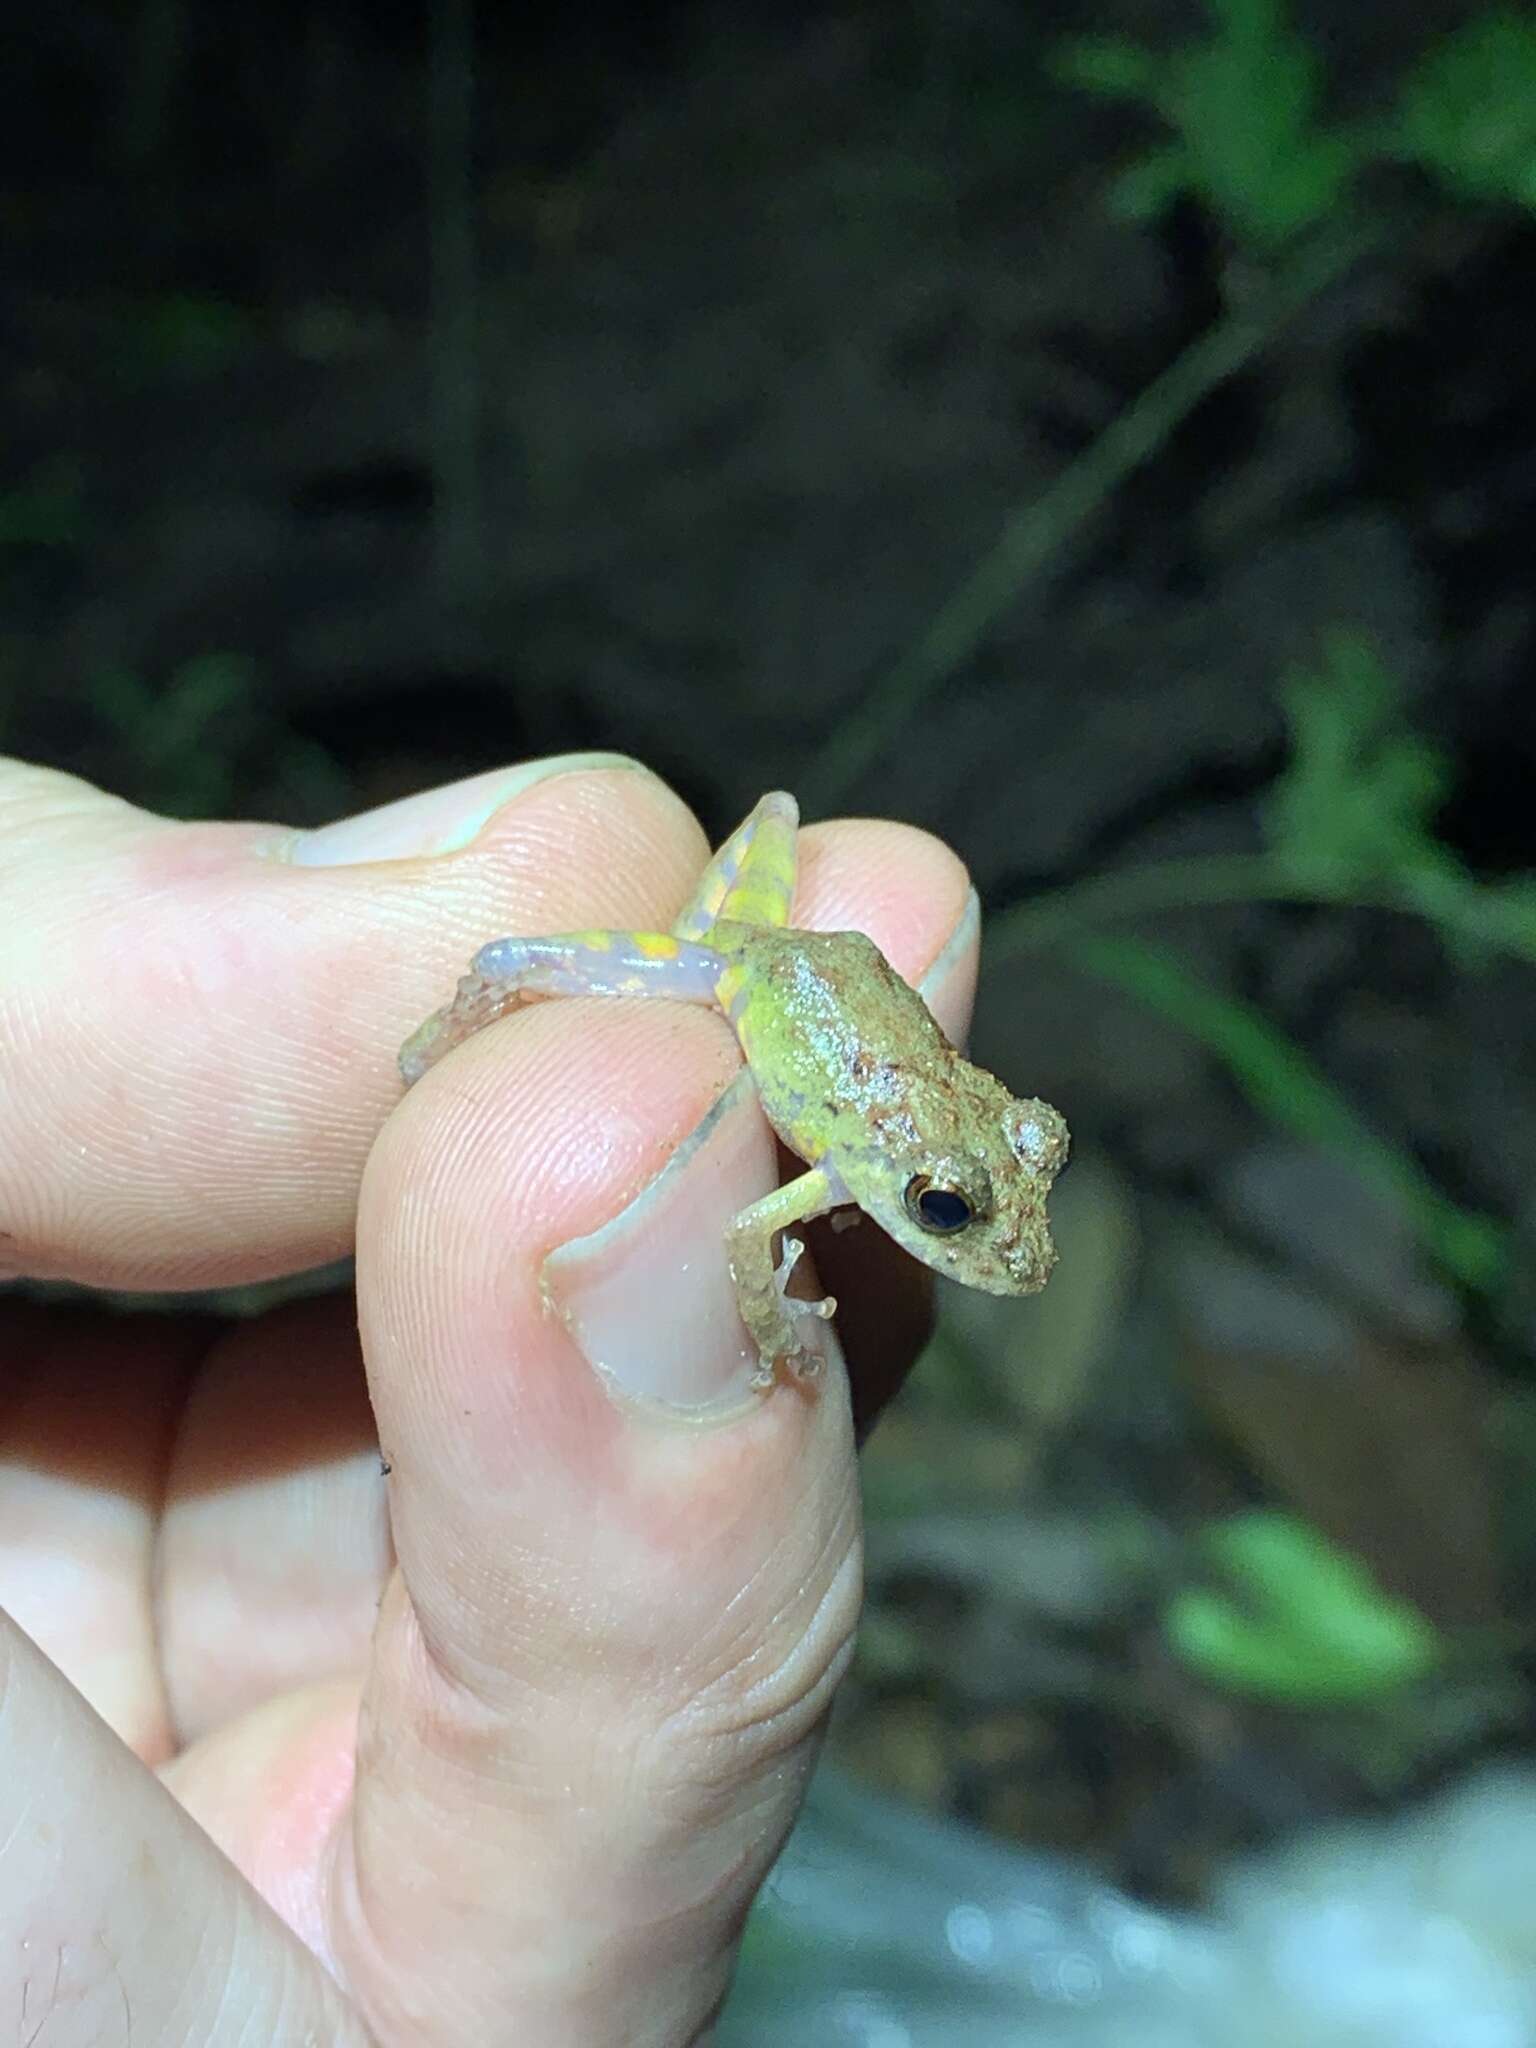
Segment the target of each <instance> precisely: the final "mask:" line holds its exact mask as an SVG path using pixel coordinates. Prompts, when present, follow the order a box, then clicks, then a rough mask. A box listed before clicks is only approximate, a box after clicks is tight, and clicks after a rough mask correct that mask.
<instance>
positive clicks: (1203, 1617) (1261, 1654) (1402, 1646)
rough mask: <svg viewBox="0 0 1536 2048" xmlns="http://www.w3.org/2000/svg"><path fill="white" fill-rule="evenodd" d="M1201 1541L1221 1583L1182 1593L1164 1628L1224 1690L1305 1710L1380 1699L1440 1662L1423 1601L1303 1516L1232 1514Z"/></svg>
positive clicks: (1187, 1658)
mask: <svg viewBox="0 0 1536 2048" xmlns="http://www.w3.org/2000/svg"><path fill="white" fill-rule="evenodd" d="M1201 1549H1202V1552H1203V1555H1204V1561H1205V1563H1206V1564H1207V1566H1208V1567H1209V1569H1210V1570H1211V1571H1212V1572H1213V1573H1214V1574H1215V1575H1216V1577H1217V1578H1218V1580H1219V1581H1221V1582H1222V1583H1221V1584H1220V1586H1219V1587H1218V1588H1216V1589H1210V1588H1206V1587H1188V1588H1185V1589H1184V1590H1183V1591H1181V1592H1179V1593H1177V1594H1175V1595H1174V1597H1173V1599H1172V1600H1171V1601H1170V1602H1169V1604H1168V1608H1167V1610H1166V1613H1165V1615H1164V1629H1165V1632H1166V1635H1167V1638H1168V1641H1169V1644H1170V1646H1171V1647H1172V1649H1173V1651H1174V1654H1175V1655H1176V1656H1178V1657H1180V1658H1181V1659H1182V1660H1183V1662H1185V1663H1186V1664H1188V1665H1190V1666H1191V1667H1192V1668H1193V1669H1194V1670H1196V1671H1198V1672H1199V1673H1200V1674H1201V1675H1202V1677H1204V1678H1206V1679H1208V1680H1209V1681H1210V1682H1211V1683H1213V1684H1216V1685H1220V1686H1221V1687H1223V1688H1224V1689H1225V1690H1227V1691H1231V1692H1243V1693H1250V1694H1257V1695H1259V1696H1261V1697H1264V1698H1268V1699H1273V1700H1280V1701H1284V1702H1286V1703H1288V1704H1291V1705H1300V1706H1321V1705H1325V1704H1340V1703H1346V1702H1351V1701H1359V1700H1371V1699H1374V1698H1375V1697H1377V1696H1378V1695H1379V1694H1380V1693H1381V1692H1382V1691H1384V1690H1387V1689H1389V1688H1392V1687H1397V1686H1402V1685H1405V1684H1408V1683H1411V1682H1412V1681H1414V1680H1415V1679H1420V1678H1423V1677H1424V1676H1425V1675H1426V1674H1427V1673H1429V1672H1430V1671H1432V1670H1433V1669H1434V1668H1435V1666H1436V1665H1437V1664H1438V1663H1439V1662H1440V1660H1441V1656H1442V1654H1443V1646H1442V1643H1441V1640H1440V1637H1439V1636H1438V1634H1437V1633H1436V1631H1435V1629H1434V1628H1433V1626H1432V1625H1431V1624H1430V1623H1429V1622H1428V1621H1427V1620H1426V1619H1425V1617H1424V1616H1423V1615H1422V1614H1420V1613H1419V1611H1418V1610H1417V1608H1415V1607H1412V1606H1410V1605H1409V1604H1408V1603H1407V1602H1406V1601H1403V1600H1398V1599H1395V1598H1393V1597H1392V1596H1391V1595H1390V1594H1388V1593H1386V1592H1384V1591H1383V1590H1382V1589H1381V1587H1380V1586H1378V1585H1377V1584H1376V1582H1375V1580H1374V1579H1373V1578H1372V1577H1371V1574H1370V1573H1369V1572H1368V1571H1367V1569H1366V1567H1365V1566H1364V1564H1363V1563H1362V1562H1361V1561H1360V1560H1359V1559H1358V1558H1356V1557H1354V1556H1352V1555H1351V1554H1350V1553H1349V1552H1347V1551H1344V1550H1340V1549H1339V1548H1338V1547H1337V1546H1336V1545H1335V1544H1333V1543H1330V1542H1329V1541H1328V1539H1327V1537H1325V1536H1324V1535H1323V1534H1322V1533H1321V1531H1319V1530H1317V1529H1314V1528H1313V1527H1312V1526H1311V1525H1310V1524H1309V1523H1307V1522H1304V1521H1302V1520H1300V1519H1299V1518H1298V1517H1296V1516H1294V1515H1288V1514H1283V1513H1280V1512H1278V1511H1275V1510H1270V1509H1253V1510H1251V1511H1250V1512H1248V1513H1246V1514H1240V1515H1234V1516H1232V1517H1230V1518H1229V1519H1228V1520H1226V1521H1224V1522H1219V1523H1216V1524H1214V1525H1212V1527H1211V1528H1209V1529H1208V1530H1207V1531H1206V1532H1205V1536H1204V1539H1203V1541H1202V1544H1201Z"/></svg>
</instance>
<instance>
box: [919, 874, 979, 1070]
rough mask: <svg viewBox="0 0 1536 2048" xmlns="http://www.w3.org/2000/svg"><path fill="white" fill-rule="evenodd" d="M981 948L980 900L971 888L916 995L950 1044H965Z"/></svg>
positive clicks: (974, 994) (974, 997) (969, 1024)
mask: <svg viewBox="0 0 1536 2048" xmlns="http://www.w3.org/2000/svg"><path fill="white" fill-rule="evenodd" d="M980 947H981V900H980V898H979V897H978V896H977V894H976V891H975V890H974V889H972V890H971V891H970V892H969V894H968V895H967V896H966V899H965V908H964V910H962V911H961V913H960V922H959V923H958V924H957V925H956V926H955V928H954V930H953V931H952V932H951V933H950V935H949V937H948V938H947V939H946V940H945V942H944V946H943V949H942V951H941V952H940V953H939V956H938V958H937V959H936V960H935V961H934V963H933V965H932V966H931V967H930V968H929V970H928V972H927V973H926V974H925V975H924V976H923V978H922V980H921V981H920V982H919V983H918V984H917V992H918V994H919V995H920V996H921V997H922V999H923V1001H924V1002H925V1003H926V1004H927V1005H928V1007H929V1009H930V1010H931V1011H932V1012H933V1014H934V1017H935V1018H936V1019H937V1021H938V1026H939V1029H940V1030H941V1031H942V1032H943V1033H944V1036H945V1037H946V1038H947V1039H948V1040H949V1042H950V1044H951V1045H964V1043H965V1039H966V1034H967V1032H969V1030H970V1028H971V1007H972V1005H973V1004H974V1002H975V1000H976V960H977V955H978V953H979V951H980Z"/></svg>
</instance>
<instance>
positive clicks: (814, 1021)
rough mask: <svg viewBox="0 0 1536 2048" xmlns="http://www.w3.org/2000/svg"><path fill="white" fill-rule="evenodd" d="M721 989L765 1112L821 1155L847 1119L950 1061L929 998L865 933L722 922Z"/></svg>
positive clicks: (801, 1147) (805, 1153) (716, 939)
mask: <svg viewBox="0 0 1536 2048" xmlns="http://www.w3.org/2000/svg"><path fill="white" fill-rule="evenodd" d="M711 943H712V944H714V945H716V946H718V948H719V950H720V951H721V952H722V953H724V954H725V955H726V956H727V958H728V960H729V962H730V965H729V966H728V967H727V969H726V971H725V973H724V975H723V976H722V977H721V983H720V996H721V1001H722V1004H723V1006H724V1008H725V1011H726V1015H727V1016H728V1017H729V1018H730V1020H731V1023H732V1024H733V1025H734V1027H735V1030H736V1035H737V1037H738V1038H739V1039H740V1041H741V1047H742V1051H743V1052H744V1053H745V1054H746V1057H747V1062H748V1065H749V1066H750V1067H751V1069H752V1072H753V1075H754V1077H755V1079H756V1081H757V1086H758V1091H759V1093H760V1094H761V1096H762V1099H763V1107H764V1109H765V1110H766V1111H767V1113H768V1118H769V1121H770V1122H771V1123H772V1124H773V1125H774V1126H775V1128H776V1129H777V1130H778V1131H779V1133H780V1135H781V1136H782V1137H784V1138H785V1140H786V1141H787V1142H788V1143H789V1144H791V1145H793V1146H794V1148H795V1150H796V1151H797V1152H799V1153H800V1154H801V1156H802V1157H803V1158H809V1159H814V1158H818V1157H819V1156H820V1155H821V1153H822V1152H823V1151H825V1150H826V1148H827V1146H828V1144H830V1143H831V1142H833V1140H834V1139H835V1138H836V1136H837V1135H838V1132H839V1130H840V1128H841V1127H842V1126H843V1125H845V1124H846V1122H847V1121H848V1120H849V1119H853V1120H855V1121H857V1122H860V1123H862V1122H863V1120H864V1119H865V1117H866V1116H867V1115H868V1113H869V1111H870V1110H871V1109H872V1108H874V1107H876V1106H878V1105H880V1104H882V1103H889V1102H890V1101H891V1100H892V1098H893V1097H894V1096H895V1095H896V1094H898V1093H899V1092H900V1091H901V1089H902V1087H903V1086H904V1085H906V1082H907V1080H909V1079H910V1076H911V1075H912V1074H913V1072H914V1071H921V1070H923V1069H934V1068H937V1067H938V1066H939V1065H940V1064H941V1063H942V1062H944V1061H945V1060H947V1059H949V1058H952V1057H953V1055H952V1053H951V1050H950V1046H949V1042H948V1040H947V1039H946V1038H945V1037H944V1034H943V1033H942V1032H941V1031H940V1029H939V1027H938V1025H937V1024H936V1023H935V1022H934V1020H933V1017H932V1015H931V1014H930V1012H929V1010H928V1006H927V1004H926V1003H924V1001H923V999H922V997H921V996H919V995H918V994H917V992H916V991H915V990H914V989H911V988H909V987H908V986H907V984H906V983H905V982H904V981H903V980H902V979H901V977H900V975H899V974H897V973H896V971H895V969H894V968H893V967H892V966H891V965H890V963H889V962H888V961H887V960H886V958H885V956H884V954H883V953H882V952H881V951H880V949H879V947H878V946H877V945H876V944H875V942H874V941H873V939H869V938H866V937H865V935H864V934H863V933H862V932H804V931H796V930H794V929H792V928H789V929H775V928H773V927H771V926H764V925H744V924H736V923H721V924H719V925H717V926H716V927H715V930H714V932H713V933H712V934H711Z"/></svg>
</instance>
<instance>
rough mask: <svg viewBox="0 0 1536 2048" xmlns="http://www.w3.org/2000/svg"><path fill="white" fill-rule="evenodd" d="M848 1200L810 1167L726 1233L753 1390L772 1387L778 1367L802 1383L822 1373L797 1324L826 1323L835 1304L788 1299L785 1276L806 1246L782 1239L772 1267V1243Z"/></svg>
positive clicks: (826, 1175) (832, 1180) (822, 1170)
mask: <svg viewBox="0 0 1536 2048" xmlns="http://www.w3.org/2000/svg"><path fill="white" fill-rule="evenodd" d="M847 1199H848V1196H847V1194H846V1192H845V1191H844V1189H843V1188H842V1186H841V1184H840V1183H839V1182H838V1181H837V1180H836V1179H835V1178H834V1176H833V1175H832V1174H830V1173H828V1172H827V1171H826V1169H825V1168H823V1167H820V1166H813V1167H812V1168H811V1170H810V1172H809V1173H802V1174H801V1175H800V1176H799V1178H798V1179H796V1180H792V1181H788V1182H786V1184H785V1185H784V1186H783V1187H781V1188H776V1189H775V1190H774V1192H773V1193H772V1194H771V1195H764V1197H763V1199H762V1200H761V1201H760V1202H754V1203H753V1204H752V1206H751V1208H750V1209H743V1210H742V1212H741V1214H740V1215H739V1216H736V1217H734V1218H733V1219H732V1221H731V1222H730V1224H729V1225H728V1226H727V1228H726V1233H725V1248H726V1255H727V1257H728V1259H729V1261H730V1268H731V1278H732V1280H733V1281H734V1282H735V1284H736V1301H737V1305H738V1307H739V1308H740V1310H741V1319H742V1321H743V1322H744V1323H745V1324H746V1326H747V1330H748V1333H749V1335H750V1336H751V1338H752V1341H753V1342H754V1343H755V1344H756V1346H757V1350H758V1360H759V1363H758V1368H757V1371H756V1372H755V1373H754V1374H753V1376H752V1384H753V1386H754V1387H758V1388H766V1387H771V1386H772V1385H773V1383H774V1379H775V1377H776V1375H777V1371H778V1369H779V1368H780V1367H781V1366H782V1367H785V1368H787V1369H788V1370H789V1371H791V1372H793V1373H795V1374H797V1375H798V1377H800V1378H801V1379H812V1378H814V1377H815V1375H816V1374H817V1373H819V1372H820V1371H821V1368H822V1357H821V1353H820V1352H819V1351H814V1350H812V1349H811V1348H810V1347H809V1346H808V1345H807V1344H806V1343H805V1341H804V1339H803V1337H802V1336H801V1334H800V1330H799V1328H797V1322H803V1320H804V1318H805V1317H807V1316H812V1317H814V1318H816V1319H817V1320H818V1321H825V1320H826V1319H827V1317H829V1316H830V1315H831V1314H832V1313H833V1311H834V1310H835V1309H836V1307H837V1303H836V1302H835V1301H834V1300H833V1299H832V1297H831V1295H827V1296H826V1298H825V1299H824V1300H821V1301H801V1300H799V1299H798V1298H797V1297H796V1296H794V1295H792V1294H790V1293H789V1292H788V1291H787V1288H788V1282H789V1276H790V1274H791V1273H792V1272H793V1271H794V1269H795V1262H796V1260H797V1259H798V1258H799V1257H800V1254H801V1253H802V1252H803V1251H804V1249H805V1246H804V1243H803V1242H802V1240H801V1239H800V1238H798V1237H791V1236H786V1237H785V1239H784V1249H783V1255H782V1257H781V1258H779V1259H778V1260H777V1261H775V1259H774V1255H773V1243H774V1239H775V1238H776V1237H777V1236H778V1234H779V1232H780V1231H790V1230H793V1228H794V1226H795V1225H796V1224H797V1223H806V1222H809V1220H810V1219H811V1217H813V1216H824V1215H825V1214H826V1212H827V1210H828V1209H834V1208H837V1207H838V1206H839V1205H840V1204H841V1203H843V1202H846V1201H847Z"/></svg>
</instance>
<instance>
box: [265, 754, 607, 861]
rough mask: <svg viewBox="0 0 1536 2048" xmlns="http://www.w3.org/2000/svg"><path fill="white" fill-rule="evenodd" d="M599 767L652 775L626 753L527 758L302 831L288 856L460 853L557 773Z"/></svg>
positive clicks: (364, 858) (341, 858)
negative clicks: (508, 807)
mask: <svg viewBox="0 0 1536 2048" xmlns="http://www.w3.org/2000/svg"><path fill="white" fill-rule="evenodd" d="M598 768H629V769H635V770H638V771H639V772H640V773H642V774H643V773H644V772H645V770H644V769H643V767H642V765H641V763H640V762H638V761H633V760H631V759H630V757H629V756H628V755H627V754H555V755H552V756H551V757H550V759H548V760H547V761H525V762H523V763H522V765H521V766H520V767H517V768H494V769H491V770H489V771H488V772H487V773H486V774H484V775H471V776H470V777H469V778H468V779H467V780H466V781H463V782H450V783H448V784H447V785H446V787H444V788H442V789H424V790H422V791H421V793H420V794H419V795H417V796H407V797H402V798H401V799H400V800H399V802H398V803H392V804H383V805H381V806H380V807H379V809H377V810H374V811H363V812H361V813H359V815H358V816H357V817H355V818H342V819H339V820H338V821H337V823H336V824H334V825H322V826H321V827H320V828H319V830H318V831H315V832H305V833H302V834H301V835H300V836H299V838H298V839H296V840H295V841H294V842H293V844H292V846H291V847H290V849H289V853H288V857H289V859H290V860H292V861H294V862H296V863H297V865H298V866H300V867H306V868H341V867H355V866H361V865H362V864H363V863H365V862H367V861H376V860H424V859H428V858H430V857H431V856H432V855H434V854H441V853H458V852H459V851H460V850H461V849H462V848H463V847H466V846H468V845H469V844H470V842H471V840H473V839H475V838H476V837H477V836H478V835H479V833H480V832H481V831H482V830H483V829H484V827H485V826H486V825H487V824H488V823H489V822H490V820H491V819H492V818H493V817H494V816H495V815H496V813H497V812H498V811H499V810H500V809H501V807H502V805H503V804H504V803H507V802H508V801H509V800H510V799H511V798H512V797H515V796H521V795H522V794H523V792H524V791H525V790H529V789H532V788H533V787H534V785H535V784H536V783H539V782H549V781H552V780H553V778H554V777H555V776H557V775H577V774H581V773H583V772H587V771H590V770H593V769H598Z"/></svg>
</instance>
